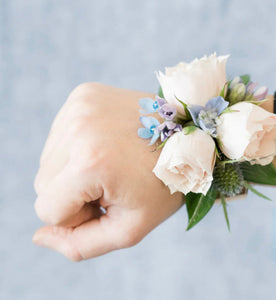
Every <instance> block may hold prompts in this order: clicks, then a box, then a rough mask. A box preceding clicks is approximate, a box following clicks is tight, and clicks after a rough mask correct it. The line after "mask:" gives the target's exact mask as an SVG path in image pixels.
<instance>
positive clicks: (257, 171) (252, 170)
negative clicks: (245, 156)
mask: <svg viewBox="0 0 276 300" xmlns="http://www.w3.org/2000/svg"><path fill="white" fill-rule="evenodd" d="M240 167H241V169H242V173H243V176H244V179H245V180H247V181H249V182H254V183H259V184H268V185H276V168H275V167H274V166H273V164H272V163H271V164H269V165H266V166H261V165H257V164H255V165H251V164H250V163H249V162H243V163H241V164H240Z"/></svg>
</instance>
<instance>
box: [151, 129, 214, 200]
mask: <svg viewBox="0 0 276 300" xmlns="http://www.w3.org/2000/svg"><path fill="white" fill-rule="evenodd" d="M214 164H215V143H214V141H213V139H212V138H211V137H210V136H209V135H208V134H207V133H205V132H204V131H202V130H201V129H196V130H195V131H194V132H192V133H190V134H188V135H185V134H184V133H183V132H182V131H181V132H176V133H174V134H173V135H172V136H171V137H170V138H169V139H168V141H167V142H166V144H165V145H164V148H163V149H162V151H161V154H160V156H159V159H158V161H157V164H156V166H155V167H154V169H153V172H154V173H155V175H156V176H157V177H158V178H159V179H161V180H162V181H163V182H164V184H165V185H167V186H168V187H169V189H170V192H171V194H173V193H174V192H177V191H178V192H182V193H184V194H187V193H189V192H194V193H203V194H204V195H206V193H207V191H208V190H209V188H210V186H211V183H212V180H213V177H212V173H213V168H214Z"/></svg>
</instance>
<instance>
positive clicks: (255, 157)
mask: <svg viewBox="0 0 276 300" xmlns="http://www.w3.org/2000/svg"><path fill="white" fill-rule="evenodd" d="M231 110H234V111H236V112H231V113H224V114H222V115H221V116H220V117H219V120H218V125H217V134H218V139H219V140H220V144H221V150H222V151H223V153H224V154H225V155H226V156H227V157H228V158H230V159H240V158H244V159H245V160H248V161H251V163H252V164H253V163H257V164H261V165H267V164H269V163H270V162H272V160H273V157H274V155H275V154H276V115H275V114H272V113H269V112H267V111H266V110H264V109H262V108H261V107H259V106H257V105H254V104H252V103H246V102H240V103H237V104H235V105H233V106H231Z"/></svg>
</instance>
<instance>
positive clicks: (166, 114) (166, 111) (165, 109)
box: [156, 96, 177, 120]
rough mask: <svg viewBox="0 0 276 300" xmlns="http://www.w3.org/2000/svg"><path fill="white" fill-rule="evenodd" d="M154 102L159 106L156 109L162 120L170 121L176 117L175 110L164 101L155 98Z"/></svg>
mask: <svg viewBox="0 0 276 300" xmlns="http://www.w3.org/2000/svg"><path fill="white" fill-rule="evenodd" d="M156 101H157V102H158V104H159V109H158V112H159V115H160V116H161V117H162V118H163V119H165V120H172V119H173V118H174V117H175V116H176V113H177V110H176V108H175V107H173V106H171V105H170V104H168V103H167V102H166V100H165V99H163V98H161V97H159V96H156Z"/></svg>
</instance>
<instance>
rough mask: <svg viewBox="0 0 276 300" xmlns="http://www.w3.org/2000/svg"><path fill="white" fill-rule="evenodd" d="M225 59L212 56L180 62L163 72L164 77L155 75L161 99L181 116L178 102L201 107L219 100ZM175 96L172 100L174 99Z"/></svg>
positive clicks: (159, 74)
mask: <svg viewBox="0 0 276 300" xmlns="http://www.w3.org/2000/svg"><path fill="white" fill-rule="evenodd" d="M228 57H229V55H225V56H218V57H217V56H216V53H214V54H212V55H210V56H209V57H207V56H206V55H205V56H204V57H202V58H201V59H195V60H193V61H192V62H191V63H184V62H181V63H179V64H178V65H176V66H175V67H171V68H166V69H165V74H163V73H162V72H158V73H157V78H158V80H159V83H160V86H161V88H162V90H163V94H164V98H165V99H166V100H167V102H168V103H169V104H171V105H173V106H175V107H176V108H177V110H178V112H179V113H180V114H185V112H184V109H183V106H182V104H181V103H179V101H177V99H176V97H177V98H178V99H180V100H181V101H182V102H184V103H186V104H191V105H202V106H204V105H205V104H206V102H207V101H208V100H209V99H211V98H213V97H216V96H219V93H220V91H221V89H222V88H223V86H224V84H225V82H226V81H227V79H226V72H225V65H226V61H227V59H228ZM175 96H176V97H175Z"/></svg>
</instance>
